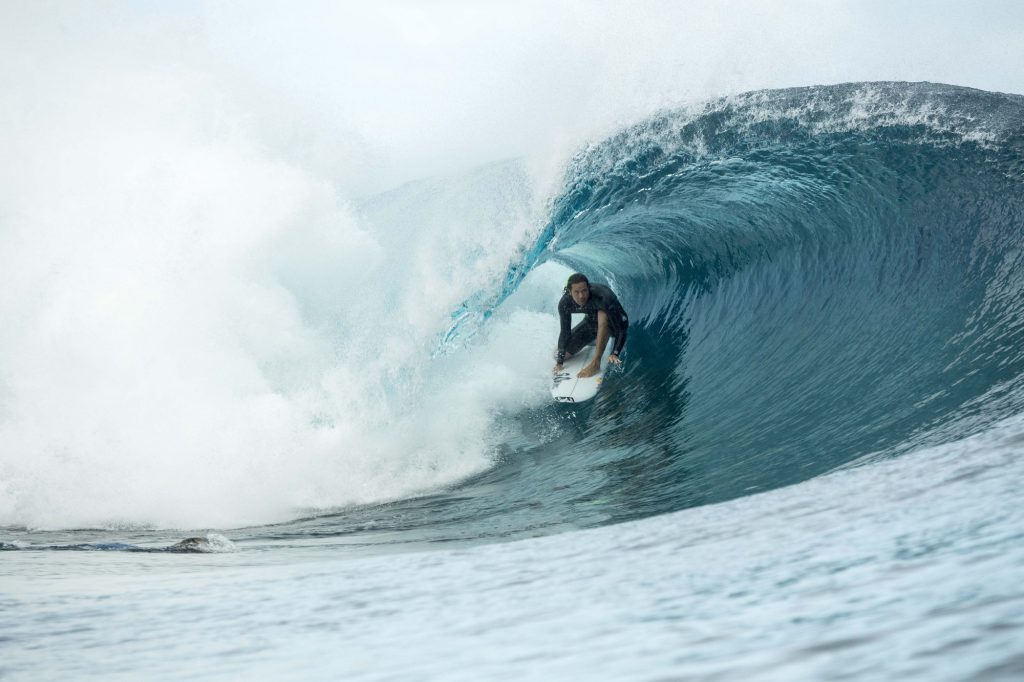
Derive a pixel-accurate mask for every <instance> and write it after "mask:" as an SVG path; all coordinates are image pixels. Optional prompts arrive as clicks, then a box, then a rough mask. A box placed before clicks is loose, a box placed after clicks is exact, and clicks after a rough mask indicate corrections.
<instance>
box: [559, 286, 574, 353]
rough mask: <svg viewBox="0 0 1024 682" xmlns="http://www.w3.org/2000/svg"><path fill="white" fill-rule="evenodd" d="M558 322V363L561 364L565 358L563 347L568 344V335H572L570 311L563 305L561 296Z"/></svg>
mask: <svg viewBox="0 0 1024 682" xmlns="http://www.w3.org/2000/svg"><path fill="white" fill-rule="evenodd" d="M558 324H559V325H560V327H561V329H560V331H559V332H558V356H557V361H558V364H559V365H560V364H562V361H563V360H565V347H566V346H567V345H568V344H569V337H570V336H571V335H572V329H571V327H572V313H571V312H569V306H567V305H565V299H564V298H563V299H562V300H561V301H559V302H558Z"/></svg>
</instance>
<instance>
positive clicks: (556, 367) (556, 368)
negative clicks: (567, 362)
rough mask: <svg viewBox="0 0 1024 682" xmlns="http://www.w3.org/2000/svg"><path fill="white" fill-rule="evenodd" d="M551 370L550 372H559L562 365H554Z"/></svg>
mask: <svg viewBox="0 0 1024 682" xmlns="http://www.w3.org/2000/svg"><path fill="white" fill-rule="evenodd" d="M551 371H552V372H561V371H562V366H561V365H555V368H554V369H553V370H551Z"/></svg>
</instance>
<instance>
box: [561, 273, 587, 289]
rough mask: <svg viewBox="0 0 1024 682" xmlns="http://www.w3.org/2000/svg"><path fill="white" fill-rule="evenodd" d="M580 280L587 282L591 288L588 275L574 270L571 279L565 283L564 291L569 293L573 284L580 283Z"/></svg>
mask: <svg viewBox="0 0 1024 682" xmlns="http://www.w3.org/2000/svg"><path fill="white" fill-rule="evenodd" d="M580 282H583V283H584V284H586V285H587V288H588V289H589V288H590V280H588V279H587V276H586V275H584V274H582V273H579V272H574V273H572V274H571V275H569V281H568V282H566V283H565V291H564V293H566V294H567V293H569V290H570V289H572V285H573V284H579V283H580Z"/></svg>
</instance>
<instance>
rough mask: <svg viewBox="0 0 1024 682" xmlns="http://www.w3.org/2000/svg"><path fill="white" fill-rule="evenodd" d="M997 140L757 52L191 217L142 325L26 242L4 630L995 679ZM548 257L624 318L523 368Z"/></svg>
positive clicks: (114, 665) (2, 565) (32, 672)
mask: <svg viewBox="0 0 1024 682" xmlns="http://www.w3.org/2000/svg"><path fill="white" fill-rule="evenodd" d="M1022 152H1024V98H1022V97H1020V96H1015V95H1001V94H995V93H987V92H981V91H977V90H970V89H965V88H956V87H951V86H941V85H930V84H913V85H911V84H902V83H869V84H851V85H843V86H830V87H817V88H801V89H792V90H780V91H764V92H757V93H750V94H747V95H742V96H738V97H732V98H726V99H722V100H716V101H712V102H708V103H706V104H704V105H702V106H698V107H694V108H691V109H686V110H678V111H671V112H666V113H664V114H662V115H659V116H657V117H654V118H652V119H649V120H647V121H645V122H643V123H641V124H639V125H637V126H634V127H631V128H628V129H625V130H622V131H620V132H619V133H617V134H615V135H613V136H612V137H609V138H608V139H606V140H604V141H603V142H601V143H600V144H597V145H594V146H592V147H590V148H588V149H586V150H583V151H581V152H580V153H579V154H578V155H577V156H576V157H574V158H573V159H572V160H571V162H570V163H569V164H568V166H567V167H566V169H565V173H564V177H563V180H562V182H561V184H560V185H559V187H560V188H559V189H558V190H557V191H555V192H554V193H553V194H551V195H545V194H543V192H541V191H540V190H539V189H538V188H537V187H536V186H535V185H534V184H532V183H531V179H530V175H529V173H528V172H527V170H526V168H525V165H524V164H523V163H521V162H518V161H509V162H504V163H499V164H495V165H492V166H490V167H487V168H484V169H479V170H478V171H475V172H473V173H470V174H468V175H464V176H460V177H457V178H447V179H439V180H432V181H424V182H421V183H413V184H410V185H407V186H404V187H402V188H399V189H397V190H394V191H392V192H389V193H386V194H383V195H378V196H375V197H371V198H368V199H366V200H364V201H362V202H360V203H359V204H358V205H356V206H354V207H351V209H350V212H349V215H350V216H351V220H352V221H353V222H352V223H351V225H349V226H348V227H344V228H343V229H342V228H338V226H337V225H336V224H335V223H333V222H327V223H324V224H320V223H316V227H315V229H314V227H309V226H308V225H306V227H304V228H303V230H302V231H300V234H299V235H298V236H297V237H296V239H295V241H294V242H291V241H289V242H278V241H275V239H276V237H274V235H271V236H270V237H267V239H268V242H267V243H263V242H259V241H257V242H250V241H249V240H252V239H254V238H253V237H252V236H251V234H250V233H249V232H245V233H244V236H243V233H241V232H240V233H238V234H232V233H229V234H225V235H220V238H221V239H222V240H223V241H216V240H214V241H213V242H212V243H214V244H219V246H218V248H219V249H221V251H217V253H218V254H220V255H218V257H217V258H218V259H220V260H215V262H212V263H211V267H210V269H209V270H203V269H200V270H198V271H196V272H193V273H191V275H192V277H193V279H195V280H197V281H198V285H202V286H198V285H197V286H196V287H195V288H194V290H193V289H192V288H189V287H184V286H176V287H174V288H172V289H171V293H169V294H167V295H166V296H163V297H161V296H157V298H156V300H161V301H162V302H163V304H164V305H162V306H157V307H156V310H157V311H156V312H153V307H149V308H144V307H140V310H143V312H139V317H138V318H137V324H127V323H126V324H124V325H123V326H120V327H117V328H115V329H113V330H111V329H110V328H109V327H104V326H103V325H97V326H96V327H95V328H93V327H86V328H79V329H77V331H78V332H82V331H83V329H84V330H85V331H86V332H88V333H86V334H84V335H83V334H81V333H79V334H76V335H65V337H63V338H66V339H68V340H67V341H66V342H65V341H61V340H58V341H54V340H53V339H54V338H55V337H56V338H58V339H60V338H61V337H60V335H59V334H56V335H45V336H39V335H38V334H39V331H38V330H39V329H49V328H48V327H46V323H49V324H53V322H52V320H53V319H63V318H61V316H60V315H58V314H57V313H56V312H53V311H57V312H59V311H61V310H66V309H67V308H62V307H61V306H63V305H69V306H74V305H81V306H85V309H87V310H89V311H91V312H92V313H93V315H92V317H90V318H89V319H100V320H104V319H106V318H104V317H103V313H104V311H105V310H107V308H106V307H104V306H109V305H110V297H109V295H108V294H109V291H107V290H101V289H97V290H96V291H95V292H93V289H91V288H90V287H93V286H96V285H95V284H94V283H93V280H88V279H83V280H79V279H75V278H70V279H68V281H67V282H64V281H63V280H60V279H58V280H57V282H56V283H55V284H54V285H53V289H54V291H55V293H54V296H53V298H52V299H46V300H45V301H44V302H45V303H46V305H44V306H42V308H41V309H42V310H43V311H44V314H40V315H39V317H38V318H36V317H32V318H31V319H32V320H33V323H32V324H28V323H25V325H24V326H23V327H22V326H16V327H15V328H14V331H13V332H12V331H9V332H7V335H6V336H5V337H4V338H3V339H0V340H3V341H4V343H6V344H7V346H5V348H7V350H8V351H9V353H8V358H9V362H8V364H7V365H5V366H4V369H5V372H6V375H7V376H11V377H14V378H15V379H14V380H12V381H9V382H8V384H7V389H6V391H7V395H6V398H5V399H4V401H3V408H2V410H3V411H2V412H0V417H3V422H2V428H3V429H4V430H3V435H4V437H5V442H6V443H8V444H17V445H18V447H17V448H14V447H11V448H9V450H8V451H9V452H11V453H14V452H17V453H18V454H17V456H15V455H9V456H7V458H6V459H5V460H4V462H3V464H4V469H3V471H4V474H5V475H4V479H3V485H2V486H0V514H2V516H0V525H2V530H0V542H3V543H4V544H3V545H2V548H3V549H4V550H6V551H3V552H2V554H0V577H2V579H3V580H2V584H0V589H2V594H0V599H2V608H3V612H4V613H5V614H12V617H10V618H5V619H4V623H3V624H2V625H0V637H2V638H3V639H2V642H3V644H2V646H3V649H4V656H3V663H2V664H0V669H2V670H3V671H4V672H5V673H6V674H7V675H10V676H12V677H13V678H16V679H21V678H24V679H28V678H38V677H40V676H44V677H57V676H71V677H89V676H110V675H112V674H113V675H121V676H124V677H149V678H180V677H182V676H194V677H218V676H226V675H246V676H252V675H271V676H283V677H288V676H295V677H302V678H304V679H328V678H332V679H334V678H337V677H338V676H345V677H352V678H364V679H389V678H401V679H408V678H410V677H414V678H421V679H424V678H430V679H481V678H501V677H508V678H516V679H519V678H522V677H524V676H526V675H540V676H545V677H556V676H557V677H562V676H566V677H567V676H569V675H570V674H572V675H574V676H575V675H584V676H586V677H590V678H599V679H623V678H629V679H659V678H670V679H678V678H684V679H685V678H688V677H692V678H698V679H705V678H707V679H714V678H716V677H725V678H729V679H822V678H833V677H840V676H844V675H845V676H849V677H853V678H856V679H897V678H898V679H920V680H937V679H949V680H957V679H1015V678H1016V677H1019V676H1020V675H1021V674H1024V663H1022V659H1021V658H1020V655H1019V652H1020V650H1021V645H1022V644H1024V633H1022V629H1021V628H1022V625H1024V624H1022V621H1021V619H1020V617H1019V613H1020V610H1021V609H1020V604H1021V599H1022V597H1024V595H1022V594H1021V592H1020V590H1019V589H1018V586H1019V582H1020V577H1021V575H1022V574H1024V573H1022V564H1024V554H1022V550H1021V549H1020V547H1021V543H1020V539H1021V535H1022V532H1024V524H1022V518H1021V514H1022V512H1021V507H1020V505H1019V504H1018V497H1019V495H1017V491H1019V489H1020V484H1021V479H1022V477H1024V468H1022V466H1021V465H1020V456H1019V455H1020V452H1021V443H1022V442H1024V439H1022V436H1021V433H1022V427H1021V425H1020V420H1019V415H1020V413H1021V408H1022V405H1024V387H1022V382H1024V378H1022V377H1024V355H1022V351H1021V349H1022V348H1024V344H1022V341H1024V338H1022V334H1024V323H1022V320H1024V317H1022V312H1024V311H1022V309H1021V300H1024V299H1022V297H1021V293H1022V286H1024V280H1021V278H1020V277H1019V275H1018V273H1019V272H1020V271H1021V268H1020V265H1021V263H1020V259H1021V253H1022V248H1021V247H1022V246H1024V244H1022V239H1024V192H1022V183H1024V170H1022V169H1024V153H1022ZM303 215H305V214H303ZM332 215H333V214H332ZM325 225H326V227H325ZM347 225H348V224H347ZM353 225H354V226H353ZM339 229H340V230H341V232H336V230H339ZM282 243H287V244H288V246H287V248H283V247H282V246H281V244H282ZM179 246H181V248H184V249H188V248H191V247H190V246H189V245H188V241H187V240H184V241H182V242H181V245H178V244H177V243H174V244H171V245H170V246H169V247H168V249H167V251H159V252H155V253H154V254H152V255H151V258H152V260H151V261H149V262H150V266H151V267H150V268H149V269H148V270H146V272H147V273H148V274H145V275H139V277H141V278H142V279H140V280H138V282H137V283H140V286H141V287H142V288H141V290H142V291H162V289H161V288H160V287H161V285H162V284H161V283H163V282H164V281H165V279H164V277H165V276H166V277H172V278H173V277H174V276H176V275H175V274H174V273H177V272H178V270H177V268H179V267H180V262H181V261H180V260H179V259H178V255H179V252H178V251H176V250H175V249H177V248H178V247H179ZM332 249H335V250H332ZM353 250H354V251H353ZM353 252H354V253H356V254H357V257H353V256H352V255H351V254H352V253H353ZM103 257H104V256H101V257H100V258H101V261H100V263H99V264H98V265H96V264H95V261H88V260H87V261H85V262H86V265H82V266H81V267H83V268H94V267H95V271H93V270H88V269H87V270H85V272H91V273H92V274H96V273H98V272H100V271H103V272H108V271H119V270H118V268H121V267H124V262H123V261H121V260H117V261H111V263H112V264H113V265H112V266H111V267H101V266H104V264H105V263H106V262H105V261H102V258H103ZM339 259H347V260H345V261H344V262H345V264H346V265H345V267H344V268H342V267H337V264H338V263H339V262H341V261H340V260H339ZM90 263H91V264H90ZM243 266H244V267H243ZM154 267H155V268H156V272H157V275H153V274H152V273H153V272H154V269H153V268H154ZM197 267H198V266H197ZM572 270H582V271H585V272H587V273H588V274H589V275H590V276H591V278H592V279H594V280H596V281H605V282H608V283H609V284H610V285H611V286H612V287H613V288H614V289H615V291H616V292H617V294H618V295H619V297H620V299H621V300H622V302H623V304H624V306H625V307H626V309H627V311H628V312H629V314H630V318H631V328H630V338H629V344H628V347H627V350H626V355H625V356H624V360H625V366H624V368H623V370H622V371H621V372H618V373H615V374H613V375H612V376H611V377H610V378H609V379H608V380H607V382H606V385H605V387H604V389H603V390H602V392H601V394H600V395H599V396H598V398H597V399H595V401H593V403H592V404H588V405H587V406H584V407H570V406H565V405H552V404H550V403H549V401H548V400H547V389H546V386H547V380H548V374H547V372H548V371H549V369H550V350H551V348H550V346H551V343H552V342H553V338H554V335H555V334H556V332H557V323H556V320H555V316H554V303H555V302H556V301H557V298H558V294H559V293H560V292H559V289H560V286H561V283H562V282H563V281H564V276H565V274H567V273H568V272H570V271H572ZM224 272H227V273H228V274H227V275H224V274H223V273H224ZM353 273H354V274H353ZM19 276H20V275H19ZM31 276H33V275H32V273H28V274H25V275H24V277H25V278H30V277H31ZM19 281H20V280H19ZM26 281H27V279H26ZM83 281H84V282H88V283H87V284H84V285H83V284H82V282H83ZM173 281H175V282H177V280H173ZM65 285H66V288H64V289H62V288H61V287H64V286H65ZM83 286H85V289H84V290H83V289H82V287H83ZM328 291H330V292H338V291H342V292H344V293H343V295H342V296H341V297H340V300H339V297H338V296H337V295H336V294H331V295H328V294H326V293H325V292H328ZM92 293H94V294H95V295H90V294H92ZM147 300H148V299H147ZM208 300H209V301H213V303H209V302H208ZM130 304H131V301H127V300H125V299H119V304H118V305H120V306H121V307H120V308H119V310H121V311H124V310H127V309H129V306H130ZM178 304H180V307H181V309H182V310H189V311H191V312H190V315H189V317H188V319H189V324H188V325H186V326H185V327H184V328H183V329H188V330H194V331H195V334H194V335H193V334H191V333H185V332H181V333H180V334H179V333H178V332H173V333H171V339H170V340H168V338H167V337H166V335H165V332H167V330H174V329H178V328H177V327H175V326H174V325H175V324H177V323H179V322H180V321H181V320H180V319H179V318H178V317H176V316H173V315H172V313H170V312H166V313H165V312H161V311H168V310H170V311H173V310H175V309H176V306H177V305H178ZM208 307H210V310H209V311H207V308H208ZM47 310H49V311H51V316H50V317H47V315H46V314H45V311H47ZM225 310H226V311H230V312H228V313H227V314H226V317H225V316H224V315H218V314H215V313H217V312H218V311H221V312H223V311H225ZM382 310H383V311H387V314H386V315H379V314H377V311H382ZM196 311H198V312H196ZM204 311H206V312H209V315H207V314H206V312H204ZM165 314H166V315H167V316H166V317H165ZM97 316H99V317H97ZM12 319H16V320H18V321H19V325H21V322H20V321H21V320H22V318H21V317H15V318H12ZM25 319H29V317H28V315H27V314H26V317H25ZM118 319H119V320H122V319H123V318H120V317H119V318H118ZM224 319H227V320H229V322H228V323H226V324H221V321H222V320H224ZM282 319H286V320H289V322H288V325H290V326H288V327H287V329H286V330H284V331H282V329H281V327H282V323H281V320H282ZM48 321H49V322H48ZM270 321H273V322H274V324H273V325H272V326H271V325H268V324H267V323H268V322H270ZM138 330H142V331H141V332H139V331H138ZM150 332H152V333H150ZM108 333H109V336H108ZM137 333H143V334H144V338H145V339H147V341H148V342H149V344H150V345H149V346H148V348H149V351H148V352H149V353H151V354H152V355H149V354H146V353H141V352H140V354H139V355H138V360H139V363H140V364H139V366H140V367H142V366H144V367H146V368H148V369H145V370H140V371H143V372H144V373H143V374H142V375H141V376H143V377H144V378H145V379H146V381H145V382H142V386H141V387H140V385H137V384H136V383H135V379H134V377H136V376H139V375H138V374H134V373H133V370H132V368H133V367H134V365H133V364H132V361H133V358H135V357H136V356H135V355H133V353H136V352H137V351H136V350H134V349H135V348H137V345H133V346H132V347H131V348H132V350H128V351H126V352H128V359H127V360H126V361H125V362H126V363H127V364H126V365H125V366H124V367H120V366H114V367H111V366H108V365H105V364H104V361H102V360H100V359H101V358H105V357H107V355H108V348H109V346H108V344H107V343H106V341H108V340H109V341H111V342H113V343H117V339H120V338H121V337H122V336H124V335H127V338H128V339H133V338H136V339H137V337H136V336H135V335H136V334H137ZM90 334H92V336H90ZM277 335H280V337H281V338H280V339H278V338H277ZM10 339H14V341H11V340H10ZM40 339H45V343H53V344H55V346H54V347H56V348H58V350H60V351H61V352H60V353H57V354H56V357H59V358H65V359H64V360H62V361H61V362H62V363H64V364H60V365H59V367H56V368H54V369H53V372H54V376H57V377H58V379H56V381H57V384H56V385H57V386H59V387H60V388H61V391H60V392H59V396H58V395H57V391H56V390H54V391H53V395H54V396H56V397H52V396H51V397H48V396H46V395H45V394H43V393H41V391H43V390H44V389H41V388H39V386H40V385H41V384H37V383H35V378H34V377H36V376H39V374H38V373H39V372H44V371H49V370H48V369H46V368H51V367H53V365H54V363H52V362H50V359H51V356H48V355H46V354H45V353H36V352H35V349H36V348H39V347H40V346H39V345H38V344H39V343H40ZM62 343H63V344H65V345H61V344H62ZM43 347H48V346H45V344H44V346H43ZM125 347H126V348H127V347H128V346H127V343H126V344H125ZM62 353H63V354H62ZM152 358H165V359H166V362H167V365H166V367H165V366H164V365H163V364H162V363H163V361H159V360H158V361H155V362H153V361H152ZM378 358H385V359H386V360H387V361H386V362H385V361H384V360H378ZM76 363H78V364H76ZM146 363H150V364H146ZM58 364H59V363H58ZM154 365H155V366H156V367H157V369H151V368H152V367H153V366H154ZM68 367H77V368H78V369H76V370H75V371H71V372H68V371H66V370H67V368H68ZM122 369H123V370H124V371H123V372H122V371H120V370H122ZM58 370H59V371H60V372H63V373H61V374H58V373H57V372H58ZM33 372H35V374H34V373H33ZM97 377H103V378H104V379H103V382H106V383H103V382H100V380H99V379H97ZM100 383H103V385H104V386H106V387H108V388H109V391H101V392H97V391H95V390H93V389H90V388H89V387H90V386H95V385H99V384H100ZM154 387H158V390H157V389H155V388H154ZM53 405H58V406H59V407H60V408H61V410H60V411H59V413H60V414H62V415H64V416H63V417H61V418H55V417H53V411H52V406H53ZM90 415H92V417H90ZM183 424H184V425H186V426H184V427H183V426H182V425H183ZM44 432H45V434H46V435H45V436H43V435H42V434H43V433H44ZM192 536H195V537H200V538H203V541H202V542H197V543H194V544H193V545H190V546H187V547H175V545H176V543H178V542H179V541H181V540H182V539H183V538H186V537H192ZM179 550H188V551H179Z"/></svg>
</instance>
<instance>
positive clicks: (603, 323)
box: [579, 310, 608, 378]
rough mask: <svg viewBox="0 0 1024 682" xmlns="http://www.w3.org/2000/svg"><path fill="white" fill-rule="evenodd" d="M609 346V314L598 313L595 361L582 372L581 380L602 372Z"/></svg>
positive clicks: (599, 311) (580, 374)
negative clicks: (602, 361) (605, 351)
mask: <svg viewBox="0 0 1024 682" xmlns="http://www.w3.org/2000/svg"><path fill="white" fill-rule="evenodd" d="M607 345H608V313H606V312H605V311H603V310H598V311H597V343H596V344H595V346H596V347H595V348H594V359H593V360H591V361H590V364H589V365H587V366H586V367H584V368H583V369H582V370H580V373H579V376H580V377H581V378H586V377H592V376H594V375H595V374H597V373H598V372H600V371H601V357H602V356H604V349H605V347H606V346H607Z"/></svg>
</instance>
